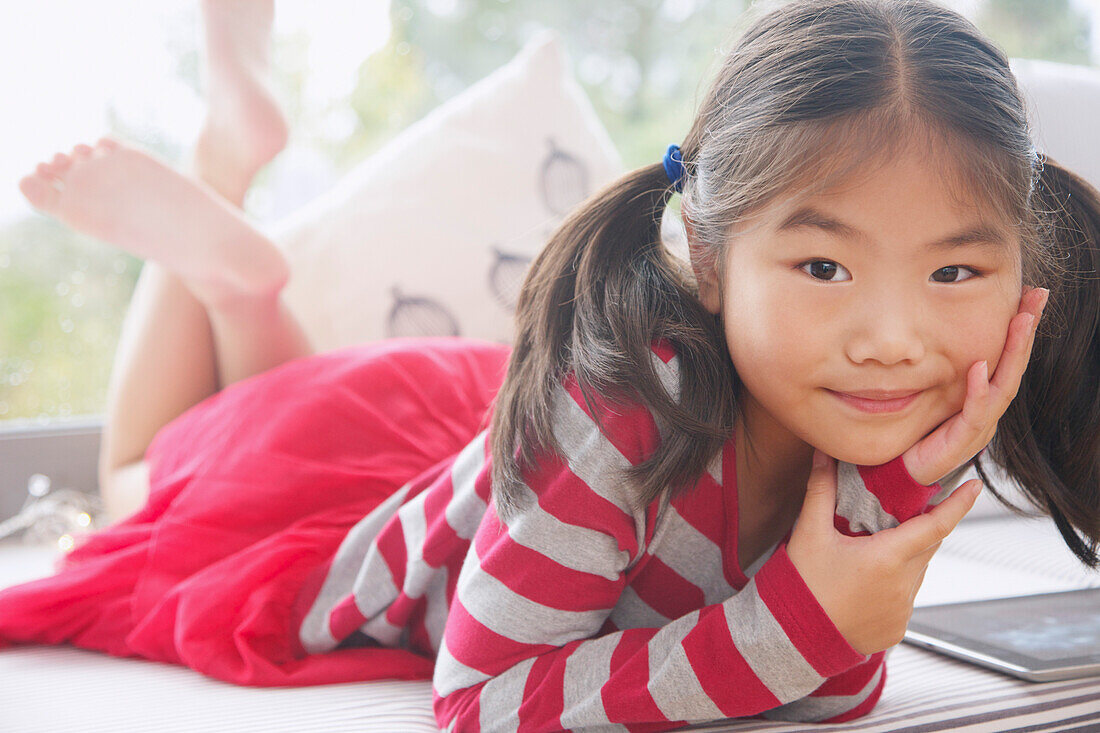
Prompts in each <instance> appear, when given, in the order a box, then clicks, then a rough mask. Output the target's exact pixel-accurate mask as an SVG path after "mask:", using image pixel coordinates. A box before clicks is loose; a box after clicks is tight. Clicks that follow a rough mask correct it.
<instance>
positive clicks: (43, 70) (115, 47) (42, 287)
mask: <svg viewBox="0 0 1100 733" xmlns="http://www.w3.org/2000/svg"><path fill="white" fill-rule="evenodd" d="M744 5H745V3H743V2H742V3H738V2H732V1H730V0H634V1H633V2H628V1H626V0H610V1H608V2H600V3H593V2H590V1H588V0H584V1H583V2H582V1H581V0H562V1H561V2H553V3H548V2H541V1H540V0H393V2H392V3H386V2H382V1H381V0H379V1H378V2H369V3H367V2H361V0H340V1H339V2H337V0H329V2H327V3H326V5H325V12H323V13H318V12H316V5H313V4H310V3H309V2H308V0H279V2H277V3H276V29H275V31H276V32H275V43H274V54H273V56H274V66H275V83H276V87H277V91H278V93H279V95H280V98H281V99H282V101H283V103H284V108H285V110H286V112H287V115H288V117H289V121H290V126H291V131H292V133H291V134H292V138H291V145H290V146H289V147H288V148H287V150H286V151H284V152H283V153H282V154H281V155H280V156H279V157H278V158H277V159H276V161H275V162H274V163H273V164H272V165H270V166H268V167H267V168H266V169H265V170H264V171H262V172H261V175H260V176H259V177H258V179H257V181H256V183H255V185H254V187H253V189H252V190H251V192H250V194H249V197H248V198H247V199H246V202H245V208H246V211H247V212H248V213H249V214H250V215H252V216H253V217H254V218H256V219H258V220H260V221H261V222H262V221H270V220H274V219H278V218H280V217H282V216H284V215H286V214H288V213H290V212H291V211H293V210H294V209H295V208H296V207H297V206H299V205H301V204H303V203H304V202H305V201H307V200H308V199H310V198H312V197H313V196H315V195H317V194H318V193H321V192H322V191H324V190H325V189H326V188H328V187H329V186H331V185H332V184H333V183H334V182H335V181H336V180H337V179H338V178H339V176H340V174H341V173H342V172H343V171H345V170H347V169H349V168H350V167H351V166H352V165H353V164H354V163H355V162H356V161H358V160H361V159H362V158H363V157H364V156H366V155H368V154H369V153H370V152H372V151H373V150H374V149H376V148H378V147H379V146H380V145H381V144H382V143H384V142H385V141H386V140H387V139H389V138H390V137H391V136H393V135H394V134H395V133H396V132H397V131H398V130H400V129H401V128H403V127H405V126H407V125H408V124H410V123H411V122H413V121H415V120H416V119H418V118H419V117H421V116H423V115H424V114H425V113H426V112H428V111H429V110H430V109H432V108H433V107H435V106H436V105H438V104H439V103H440V102H441V101H443V100H445V99H446V98H448V97H450V96H452V95H454V94H455V93H457V92H458V91H460V90H462V89H463V88H465V87H466V86H468V85H469V84H471V83H473V82H474V81H476V80H477V79H479V78H481V77H483V76H485V75H486V74H488V73H489V72H491V71H492V70H493V69H495V68H497V67H498V66H500V65H502V64H504V63H505V62H506V61H508V60H509V59H510V58H511V57H512V56H513V55H514V53H515V52H516V51H517V50H518V49H519V47H520V46H521V45H522V43H523V42H524V41H525V40H526V39H527V38H528V37H530V36H531V34H532V33H533V32H534V31H536V30H537V29H538V28H540V27H544V26H550V27H553V28H556V29H557V30H559V31H560V32H561V33H562V35H563V36H564V38H565V42H566V47H567V49H568V52H569V54H570V57H571V59H572V62H573V68H574V71H575V73H576V75H577V77H578V78H579V79H580V81H581V83H582V84H583V85H584V86H585V88H586V90H587V91H588V93H589V95H590V97H591V99H592V102H593V104H594V105H595V107H596V109H597V112H598V113H599V115H600V116H601V118H602V120H603V122H604V124H605V125H606V126H607V128H608V130H609V131H610V133H611V136H612V138H613V140H614V141H615V143H616V145H617V146H618V147H619V149H620V151H621V153H622V155H623V159H624V163H625V164H626V166H627V167H635V166H639V165H643V164H647V163H650V162H653V161H656V160H657V159H658V157H659V156H660V155H661V154H662V153H663V151H664V148H665V147H666V146H667V145H668V143H670V142H674V141H677V140H679V139H682V136H683V134H684V132H685V131H686V129H687V126H688V124H689V122H690V119H691V114H692V112H693V110H694V106H695V104H696V101H697V97H698V95H700V94H702V92H703V91H704V88H705V86H704V80H706V79H709V72H710V71H711V70H712V69H713V65H714V64H715V63H716V62H717V61H718V60H719V59H720V58H721V53H722V51H723V49H725V48H727V47H728V41H729V39H730V34H731V32H732V30H733V29H734V28H735V27H736V24H737V22H738V18H739V16H740V15H741V12H742V9H743V7H744ZM953 5H955V6H956V7H958V8H959V9H960V10H962V11H963V12H964V13H966V14H968V15H969V16H970V17H971V18H973V19H975V20H976V22H977V23H978V24H979V25H980V26H981V27H982V28H983V29H984V30H986V31H987V32H988V33H989V34H991V35H992V36H993V38H994V39H995V40H996V41H997V42H998V43H1000V44H1001V45H1002V47H1003V48H1004V49H1005V50H1006V51H1007V52H1008V54H1009V55H1010V56H1021V57H1030V58H1046V59H1050V60H1055V61H1062V62H1068V63H1077V64H1092V65H1094V64H1095V63H1096V59H1097V58H1098V54H1097V49H1096V44H1093V45H1090V29H1091V26H1092V24H1093V22H1095V21H1097V20H1100V8H1098V7H1096V5H1095V4H1093V3H1087V2H1085V1H1084V0H1081V1H1080V2H1070V1H1069V0H971V1H970V2H960V3H954V4H953ZM120 18H125V22H120V21H119V19H120ZM46 38H49V39H50V42H49V43H44V42H43V40H44V39H46ZM0 39H2V41H3V42H2V43H0V55H3V56H4V58H3V63H2V65H0V68H2V69H3V70H4V71H3V72H0V73H2V74H3V75H4V77H5V81H6V82H7V84H6V86H8V87H9V88H10V89H9V92H8V94H6V95H5V97H6V102H7V104H6V109H7V110H8V115H7V117H8V119H7V120H6V123H5V124H6V125H7V145H5V146H4V152H3V153H2V154H0V169H2V170H3V177H4V179H5V180H6V181H7V184H6V185H4V186H3V187H0V425H5V424H7V425H8V426H16V425H21V424H25V423H27V422H30V423H35V424H43V423H47V424H48V423H53V422H55V421H57V420H60V419H63V418H68V417H73V416H89V415H97V414H100V413H102V412H103V410H104V407H105V399H106V390H107V381H108V376H109V374H110V368H111V361H112V359H113V356H114V351H115V348H116V345H117V342H118V337H119V333H120V331H121V325H122V320H123V316H124V314H125V311H126V307H127V304H128V301H129V298H130V295H131V293H132V291H133V287H134V284H135V282H136V280H137V277H138V274H139V272H140V269H141V265H142V263H141V261H140V260H138V259H136V258H134V257H131V256H130V255H128V254H126V253H123V252H120V251H119V250H116V249H114V248H112V247H110V246H108V245H105V244H102V243H100V242H96V241H94V240H91V239H89V238H87V237H84V236H82V235H78V234H75V233H73V232H72V231H70V230H68V229H67V228H66V227H65V226H63V225H60V224H58V223H56V222H54V221H53V220H51V219H49V218H46V217H43V216H40V215H38V214H36V213H34V212H33V211H32V210H31V209H30V208H29V206H27V205H26V203H25V202H24V200H23V199H22V197H21V195H20V194H19V192H18V189H17V187H16V185H15V184H16V182H17V181H18V179H19V178H20V177H22V176H23V175H25V174H26V173H28V172H30V171H31V170H33V168H34V165H35V163H36V162H37V161H39V160H48V159H49V158H50V157H51V156H52V155H53V153H54V152H56V151H59V150H63V151H66V152H67V151H68V150H69V149H70V148H71V147H72V146H73V145H74V144H76V143H78V142H84V143H94V142H95V140H96V139H97V138H98V137H99V136H101V135H103V134H107V133H110V134H113V135H116V136H119V137H122V138H124V139H128V140H132V141H135V142H137V143H138V144H140V145H143V146H145V147H147V148H150V149H152V150H154V151H155V152H157V153H158V154H159V155H161V156H162V157H164V158H165V159H167V160H169V161H172V162H173V163H175V164H177V165H178V166H179V167H180V168H183V167H184V161H185V160H186V156H187V153H188V150H189V146H190V144H191V141H192V140H193V139H194V137H195V135H196V134H197V132H198V130H199V129H200V127H201V124H202V118H203V114H204V107H203V103H202V99H201V95H200V92H199V87H200V51H201V49H202V43H201V42H202V33H201V27H200V14H199V9H198V0H187V1H186V2H184V1H183V0H161V2H158V3H146V2H142V1H141V0H109V1H106V0H105V1H104V2H98V3H94V4H88V3H80V2H76V1H75V0H69V1H65V0H41V1H40V2H35V3H28V4H24V5H23V6H22V7H21V10H20V13H19V14H18V19H17V20H13V22H11V23H7V24H3V25H0ZM59 49H64V52H63V53H62V52H60V51H59ZM15 111H17V112H15Z"/></svg>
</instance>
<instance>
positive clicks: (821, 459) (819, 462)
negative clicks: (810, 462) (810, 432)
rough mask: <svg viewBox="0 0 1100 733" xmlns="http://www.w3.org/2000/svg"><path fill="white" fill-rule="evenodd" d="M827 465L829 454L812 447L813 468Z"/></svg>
mask: <svg viewBox="0 0 1100 733" xmlns="http://www.w3.org/2000/svg"><path fill="white" fill-rule="evenodd" d="M827 465H829V456H827V455H825V454H824V453H822V452H821V451H819V450H818V449H817V448H814V468H824V467H825V466H827Z"/></svg>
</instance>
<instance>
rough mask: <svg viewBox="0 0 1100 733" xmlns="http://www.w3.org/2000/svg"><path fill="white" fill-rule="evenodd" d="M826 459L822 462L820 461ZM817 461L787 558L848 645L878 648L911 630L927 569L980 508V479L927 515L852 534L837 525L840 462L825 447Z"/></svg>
mask: <svg viewBox="0 0 1100 733" xmlns="http://www.w3.org/2000/svg"><path fill="white" fill-rule="evenodd" d="M819 457H820V458H824V462H823V465H817V459H818V458H819ZM814 459H815V463H814V467H813V469H811V471H810V480H809V482H808V483H807V487H806V498H805V499H804V500H803V502H802V510H801V512H800V513H799V515H798V520H797V521H796V522H795V526H794V529H793V530H792V531H791V539H790V541H789V542H788V543H787V556H788V557H789V558H790V559H791V563H792V564H793V565H794V567H795V569H796V570H797V571H798V574H799V575H800V576H801V577H802V580H803V581H804V582H805V583H806V587H807V588H809V589H810V592H811V593H812V594H813V596H814V598H816V599H817V602H818V603H819V604H820V605H821V608H822V609H823V610H824V611H825V614H826V615H827V616H828V617H829V619H830V620H832V622H833V625H834V626H836V628H837V630H838V631H839V632H840V633H841V635H842V636H843V637H844V638H845V639H846V640H847V641H848V644H849V645H850V646H851V647H852V648H853V649H855V650H856V651H857V652H859V653H860V654H865V655H868V654H874V653H875V652H878V651H882V650H883V649H888V648H890V647H892V646H894V645H895V644H898V643H900V642H901V640H902V638H903V637H904V636H905V629H906V627H907V626H908V625H909V619H910V617H911V616H912V615H913V601H914V599H915V598H916V596H917V591H918V590H919V589H920V584H921V581H922V580H923V579H924V571H925V568H926V567H927V566H928V562H929V560H931V559H932V555H934V554H935V553H936V550H938V549H939V547H940V543H941V542H942V541H943V539H944V538H945V537H947V535H948V534H950V533H951V531H952V530H954V529H955V525H957V524H958V523H959V522H960V521H961V520H962V518H963V517H964V516H966V513H967V512H968V511H970V508H971V507H973V506H974V501H975V500H976V499H977V497H978V493H979V492H980V490H981V482H980V481H979V480H978V479H973V480H971V481H967V482H966V483H965V484H963V486H961V487H960V488H959V489H958V490H957V491H955V492H953V493H952V494H951V496H949V497H947V498H946V499H944V500H943V501H942V502H940V503H939V504H937V505H936V506H935V508H933V509H932V510H931V511H930V512H928V513H927V514H920V515H918V516H915V517H913V518H911V519H908V520H906V521H905V522H902V523H901V524H899V525H898V526H896V527H891V528H890V529H884V530H882V531H880V532H876V533H874V534H872V535H868V536H857V537H851V536H849V535H846V534H843V533H842V532H840V531H838V530H837V529H836V528H835V527H834V526H833V516H834V513H835V512H836V486H837V476H836V461H835V460H834V459H833V458H831V457H829V456H827V455H825V454H824V453H821V451H814Z"/></svg>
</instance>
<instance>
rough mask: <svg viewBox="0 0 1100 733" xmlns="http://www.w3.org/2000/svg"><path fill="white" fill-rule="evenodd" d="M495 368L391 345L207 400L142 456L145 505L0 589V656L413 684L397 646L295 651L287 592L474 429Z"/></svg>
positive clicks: (452, 348)
mask: <svg viewBox="0 0 1100 733" xmlns="http://www.w3.org/2000/svg"><path fill="white" fill-rule="evenodd" d="M509 353H510V349H509V347H507V346H505V345H501V344H493V343H489V342H486V341H477V340H472V339H464V338H454V337H439V338H400V339H390V340H386V341H379V342H373V343H369V344H365V345H362V346H354V347H348V348H344V349H339V350H336V351H330V352H326V353H323V354H316V355H312V356H308V357H303V358H300V359H295V360H293V361H290V362H287V363H285V364H281V365H279V366H278V367H275V368H274V369H271V370H268V371H266V372H264V373H262V374H257V375H255V376H252V377H250V378H248V379H245V380H242V381H240V382H236V383H234V384H232V385H230V386H229V387H227V388H225V389H223V390H222V391H220V392H218V393H216V394H214V395H211V396H210V397H208V398H207V399H205V400H203V401H202V402H200V403H199V404H197V405H195V406H193V407H191V408H190V409H188V410H187V411H186V412H184V413H183V414H182V415H180V416H179V417H177V418H176V419H175V420H173V421H172V422H170V423H168V424H167V425H165V426H164V427H163V428H161V429H160V431H159V432H158V433H157V434H156V436H155V437H154V439H153V441H152V443H151V444H150V445H149V448H148V450H147V451H146V453H145V459H146V460H147V461H148V462H149V468H150V494H149V500H148V502H147V504H146V505H145V507H144V508H142V509H141V510H140V511H138V512H137V513H136V514H134V515H133V516H131V517H129V518H127V519H125V520H124V521H122V522H120V523H118V524H115V525H113V526H110V527H107V528H105V529H103V530H100V531H98V532H94V533H90V534H88V535H86V536H84V537H83V538H82V539H81V540H79V541H78V544H77V547H76V548H75V549H73V550H72V551H71V552H69V553H68V554H67V555H65V556H64V557H62V558H61V559H60V560H59V561H58V566H57V572H56V574H55V575H53V576H50V577H47V578H42V579H40V580H35V581H31V582H29V583H24V584H21V585H17V586H13V587H11V588H8V589H5V590H3V591H0V647H2V646H4V645H5V644H6V643H7V644H10V643H34V644H61V643H68V644H72V645H75V646H78V647H83V648H86V649H95V650H99V651H103V652H106V653H108V654H112V655H115V656H119V657H135V656H136V657H143V658H146V659H152V660H158V661H163V662H170V663H174V664H182V665H186V666H188V667H191V668H193V669H195V670H197V671H199V672H201V673H203V674H205V675H208V676H210V677H214V678H217V679H221V680H225V681H228V682H234V683H237V684H241V685H260V686H276V685H314V684H327V683H334V682H350V681H358V680H370V679H379V678H399V679H429V678H430V677H431V672H432V666H433V660H431V659H428V658H425V657H422V656H418V655H416V654H413V653H411V652H409V651H406V650H402V649H384V648H377V647H374V648H348V649H337V650H335V651H333V652H328V653H325V654H317V655H307V654H305V653H304V652H303V651H302V649H301V647H300V646H299V644H298V640H297V639H298V625H299V623H300V621H301V618H302V617H303V616H304V614H305V612H306V610H308V609H306V608H304V607H303V605H304V604H308V602H309V601H310V600H311V599H310V598H309V597H308V593H303V594H300V593H299V592H300V591H302V589H303V588H308V587H309V586H310V585H311V583H312V582H316V579H317V578H319V577H323V575H324V572H325V570H326V568H327V567H328V564H329V562H331V559H332V557H333V555H334V553H335V552H336V549H337V548H338V547H339V545H340V542H341V540H342V539H343V538H344V536H345V534H346V533H347V532H348V531H349V530H350V529H351V527H352V526H353V525H354V524H355V523H356V522H357V521H359V520H360V519H361V518H362V517H363V516H365V515H366V514H368V513H369V512H370V511H371V510H372V509H373V508H374V507H376V506H377V505H378V504H380V503H381V502H383V501H384V500H385V499H386V498H387V497H388V496H390V495H391V494H392V493H393V492H394V491H396V490H397V489H399V488H400V487H401V486H403V485H404V484H405V483H406V482H408V481H410V480H411V479H413V478H415V477H416V476H417V475H419V474H420V473H421V472H424V471H426V470H437V468H438V464H440V463H441V462H445V461H450V460H453V458H454V457H455V456H456V455H457V453H458V452H459V451H461V449H462V448H463V447H464V446H465V445H466V444H467V443H469V441H470V440H471V439H472V438H474V437H475V436H476V435H477V433H479V432H480V431H481V430H482V429H483V428H485V427H488V419H489V414H490V407H491V403H492V400H493V398H494V396H495V395H496V392H497V390H498V389H499V387H500V384H501V382H502V381H503V378H504V373H505V370H506V367H507V361H508V356H509Z"/></svg>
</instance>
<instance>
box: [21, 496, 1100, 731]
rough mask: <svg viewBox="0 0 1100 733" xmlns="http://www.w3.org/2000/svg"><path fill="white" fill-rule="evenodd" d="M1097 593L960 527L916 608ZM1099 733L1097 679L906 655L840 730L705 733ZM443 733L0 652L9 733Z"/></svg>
mask: <svg viewBox="0 0 1100 733" xmlns="http://www.w3.org/2000/svg"><path fill="white" fill-rule="evenodd" d="M52 556H53V553H52V551H50V550H49V549H46V548H40V547H26V546H22V545H18V544H12V543H7V544H0V587H3V586H5V585H8V584H11V583H14V582H18V581H22V580H27V579H31V578H33V577H37V576H40V575H43V574H46V573H48V572H49V571H50V563H51V559H52ZM1083 587H1100V574H1098V573H1089V572H1086V571H1085V570H1084V569H1083V568H1081V566H1080V564H1079V563H1077V561H1076V560H1075V559H1074V558H1073V557H1072V555H1070V553H1069V551H1068V550H1067V549H1066V548H1065V547H1064V545H1063V544H1062V541H1061V538H1060V537H1058V535H1057V532H1056V531H1055V530H1054V528H1053V524H1051V523H1050V521H1049V520H1046V521H1042V520H1022V519H1016V518H1004V517H1002V518H994V519H983V520H979V521H974V522H964V523H963V524H962V525H960V526H959V527H958V528H957V529H956V530H955V532H954V533H953V534H952V535H951V537H949V538H948V539H947V540H945V541H944V543H943V545H942V546H941V548H940V551H939V552H938V553H937V554H936V555H935V556H934V557H933V559H932V562H931V563H930V565H929V569H928V572H927V574H926V576H925V581H924V585H923V586H922V587H921V591H920V593H919V594H918V596H917V605H927V604H930V603H947V602H954V601H962V600H976V599H979V598H990V597H1000V596H1009V595H1022V594H1028V593H1044V592H1053V591H1059V590H1068V589H1071V588H1083ZM1019 729H1027V730H1029V731H1044V732H1045V731H1059V730H1094V731H1100V677H1093V678H1087V679H1079V680H1066V681H1061V682H1047V683H1031V682H1025V681H1022V680H1017V679H1015V678H1013V677H1009V676H1007V675H1003V674H1000V673H997V672H993V671H990V670H985V669H982V668H979V667H975V666H972V665H970V664H966V663H964V662H960V661H957V660H954V659H950V658H947V657H943V656H941V655H938V654H935V653H933V652H930V651H928V650H925V649H920V648H917V647H913V646H910V645H907V644H902V645H900V646H898V647H896V648H895V649H893V650H892V651H891V653H890V656H889V661H888V664H887V683H886V689H885V692H884V694H883V697H882V700H881V701H880V702H879V704H878V705H877V706H876V708H875V709H874V711H872V713H871V714H870V715H868V716H866V717H864V718H862V719H860V720H857V721H852V722H850V723H845V724H840V725H820V724H801V723H781V722H770V721H758V720H753V721H740V722H731V723H725V724H721V725H715V726H708V727H706V728H705V730H708V731H777V732H788V731H827V730H854V731H868V732H875V731H912V732H913V733H916V732H917V731H921V732H924V731H947V730H950V731H974V732H978V731H983V732H984V731H1008V730H1019ZM71 730H77V731H82V733H93V732H96V731H103V732H104V733H107V732H109V733H119V732H128V731H157V733H171V732H175V731H179V732H180V733H183V732H184V731H186V732H187V733H199V732H202V731H234V732H236V731H241V732H248V731H257V732H259V731H263V733H282V732H283V731H286V732H288V733H289V732H291V731H294V732H295V733H301V732H305V731H326V732H328V731H331V732H334V733H335V732H339V731H356V732H357V733H358V732H364V731H365V732H367V733H373V732H375V731H377V732H378V733H404V732H408V733H416V732H419V731H435V730H437V728H436V726H435V723H434V718H433V716H432V712H431V686H430V684H429V683H428V682H404V681H378V682H364V683H353V684H341V685H327V686H320V687H305V688H266V689H262V688H246V687H238V686H235V685H230V684H227V683H223V682H219V681H216V680H211V679H208V678H206V677H203V676H201V675H199V674H196V673H195V672H193V671H191V670H189V669H186V668H182V667H175V666H172V665H167V664H160V663H155V662H146V661H141V660H134V659H116V658H113V657H109V656H106V655H103V654H98V653H94V652H87V651H83V650H79V649H73V648H69V647H21V648H16V649H10V650H7V651H3V652H0V732H2V733H9V732H10V733H56V732H59V731H71Z"/></svg>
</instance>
